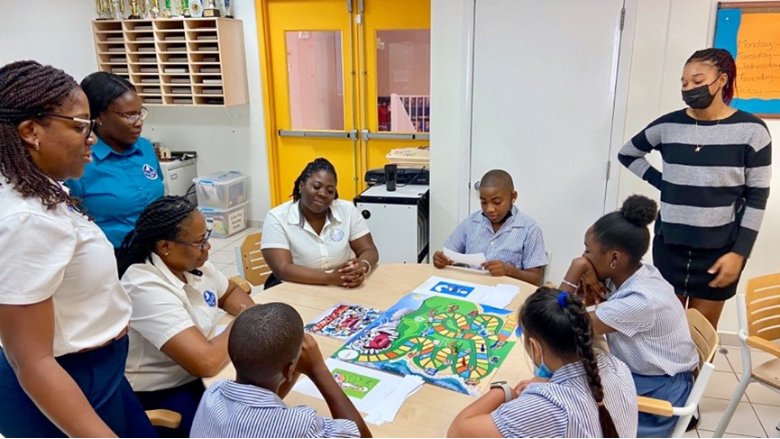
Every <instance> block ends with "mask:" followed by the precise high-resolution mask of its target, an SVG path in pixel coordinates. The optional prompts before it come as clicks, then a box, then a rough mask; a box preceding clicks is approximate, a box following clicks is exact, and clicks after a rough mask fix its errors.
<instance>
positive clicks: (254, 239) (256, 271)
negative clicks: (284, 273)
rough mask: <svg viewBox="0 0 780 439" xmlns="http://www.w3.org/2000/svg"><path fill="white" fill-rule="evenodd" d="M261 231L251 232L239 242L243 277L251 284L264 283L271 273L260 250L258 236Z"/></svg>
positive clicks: (260, 234) (260, 235)
mask: <svg viewBox="0 0 780 439" xmlns="http://www.w3.org/2000/svg"><path fill="white" fill-rule="evenodd" d="M261 237H262V233H260V232H258V233H251V234H249V235H247V236H246V238H244V241H243V242H242V243H241V265H242V266H243V269H244V270H243V274H244V279H246V280H247V281H249V283H251V284H252V285H255V286H259V285H263V284H264V283H265V280H266V279H268V276H270V275H271V267H269V266H268V264H266V263H265V258H263V253H262V252H261V251H260V238H261Z"/></svg>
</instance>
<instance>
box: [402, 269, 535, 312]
mask: <svg viewBox="0 0 780 439" xmlns="http://www.w3.org/2000/svg"><path fill="white" fill-rule="evenodd" d="M414 292H415V293H418V294H429V295H430V294H433V295H436V296H442V297H452V298H455V299H461V300H468V301H470V302H474V303H480V304H482V305H489V306H492V307H494V308H504V307H506V306H507V305H509V303H510V302H511V301H512V299H514V298H515V296H516V295H517V293H519V292H520V289H519V288H518V287H517V286H515V285H508V284H498V285H496V286H494V287H492V286H489V285H480V284H475V283H472V282H466V281H462V280H455V279H447V278H444V277H438V276H431V277H429V278H428V280H426V281H425V282H423V283H422V284H420V286H418V287H417V288H415V290H414Z"/></svg>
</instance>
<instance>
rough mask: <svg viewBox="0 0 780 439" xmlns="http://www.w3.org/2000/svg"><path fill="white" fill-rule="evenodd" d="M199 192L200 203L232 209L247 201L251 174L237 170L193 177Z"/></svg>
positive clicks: (204, 205) (196, 189)
mask: <svg viewBox="0 0 780 439" xmlns="http://www.w3.org/2000/svg"><path fill="white" fill-rule="evenodd" d="M192 182H193V183H195V191H196V192H197V194H198V205H199V206H201V207H212V208H214V209H230V208H232V207H235V206H238V205H239V204H242V203H245V202H247V190H248V188H249V176H247V175H244V174H242V173H240V172H236V171H228V172H218V173H215V174H208V175H204V176H201V177H195V178H193V179H192Z"/></svg>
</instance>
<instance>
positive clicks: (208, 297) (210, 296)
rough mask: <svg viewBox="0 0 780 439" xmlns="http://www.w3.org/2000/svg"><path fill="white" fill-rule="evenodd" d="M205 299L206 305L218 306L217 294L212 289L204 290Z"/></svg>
mask: <svg viewBox="0 0 780 439" xmlns="http://www.w3.org/2000/svg"><path fill="white" fill-rule="evenodd" d="M203 300H205V301H206V305H208V306H210V307H212V308H214V307H216V306H217V295H216V294H214V292H213V291H211V290H206V291H204V292H203Z"/></svg>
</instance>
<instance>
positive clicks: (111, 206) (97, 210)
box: [65, 137, 165, 247]
mask: <svg viewBox="0 0 780 439" xmlns="http://www.w3.org/2000/svg"><path fill="white" fill-rule="evenodd" d="M65 184H66V185H67V186H68V187H69V188H70V190H71V195H73V196H74V197H77V198H80V199H81V200H82V205H83V206H84V208H85V209H86V213H87V214H88V215H90V216H91V217H92V218H93V219H94V220H95V222H96V223H97V225H98V226H100V228H101V229H103V232H104V233H105V234H106V236H107V237H108V240H109V241H111V244H112V245H113V246H114V247H119V246H120V245H122V240H123V239H125V235H127V233H128V232H130V231H131V230H133V228H134V227H135V222H136V220H137V219H138V215H140V214H141V211H143V210H144V208H145V207H146V206H148V205H149V203H151V202H152V201H154V200H156V199H158V198H160V197H162V196H163V193H164V192H165V189H164V187H163V174H162V169H161V168H160V162H159V161H158V160H157V155H156V154H155V152H154V147H153V146H152V144H151V142H149V141H148V140H146V139H144V138H143V137H139V138H138V140H137V141H136V142H135V143H134V144H133V145H132V146H131V147H130V148H129V149H128V150H127V151H125V152H124V153H118V152H116V151H114V150H113V149H111V147H110V146H108V144H106V142H104V141H103V140H102V139H100V138H98V140H97V143H95V144H94V145H92V163H87V166H85V167H84V175H82V176H81V178H79V179H78V180H68V181H67V182H66V183H65Z"/></svg>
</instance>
